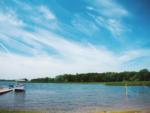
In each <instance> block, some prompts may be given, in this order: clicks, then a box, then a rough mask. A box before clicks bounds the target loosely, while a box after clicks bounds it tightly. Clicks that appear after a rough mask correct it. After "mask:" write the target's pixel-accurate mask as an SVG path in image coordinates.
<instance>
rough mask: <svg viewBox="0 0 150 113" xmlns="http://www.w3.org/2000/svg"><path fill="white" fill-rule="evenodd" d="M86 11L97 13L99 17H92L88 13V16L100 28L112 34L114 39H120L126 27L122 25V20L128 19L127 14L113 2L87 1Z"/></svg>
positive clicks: (108, 0)
mask: <svg viewBox="0 0 150 113" xmlns="http://www.w3.org/2000/svg"><path fill="white" fill-rule="evenodd" d="M88 3H89V5H90V6H88V7H87V9H89V10H93V11H95V12H97V13H98V14H99V15H94V14H91V13H90V12H89V15H90V16H91V17H93V18H94V19H95V21H96V22H97V23H98V24H99V25H100V26H102V27H104V28H106V29H107V30H108V31H110V32H111V33H112V35H113V36H114V37H115V38H118V37H121V36H122V35H123V34H124V33H125V32H126V31H128V29H129V28H128V27H126V25H125V24H124V23H123V21H122V20H123V18H124V17H128V16H129V15H130V14H129V12H128V11H127V10H126V9H125V8H124V7H122V6H121V5H120V4H118V3H117V2H115V1H114V0H94V1H88Z"/></svg>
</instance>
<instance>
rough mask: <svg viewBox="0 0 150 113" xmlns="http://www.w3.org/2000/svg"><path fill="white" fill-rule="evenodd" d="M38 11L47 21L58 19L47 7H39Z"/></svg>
mask: <svg viewBox="0 0 150 113" xmlns="http://www.w3.org/2000/svg"><path fill="white" fill-rule="evenodd" d="M38 10H39V11H40V12H41V13H42V14H43V16H44V17H45V18H46V19H48V20H54V19H56V17H55V15H54V14H53V13H52V12H51V11H50V10H49V9H48V8H47V7H46V6H40V7H38Z"/></svg>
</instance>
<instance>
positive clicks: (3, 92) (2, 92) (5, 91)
mask: <svg viewBox="0 0 150 113" xmlns="http://www.w3.org/2000/svg"><path fill="white" fill-rule="evenodd" d="M10 91H13V89H9V88H2V89H0V95H2V94H5V93H8V92H10Z"/></svg>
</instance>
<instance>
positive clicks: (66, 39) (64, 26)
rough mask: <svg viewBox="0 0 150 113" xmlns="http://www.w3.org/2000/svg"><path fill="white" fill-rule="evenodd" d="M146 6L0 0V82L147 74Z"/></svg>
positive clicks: (112, 1) (118, 0) (98, 0)
mask: <svg viewBox="0 0 150 113" xmlns="http://www.w3.org/2000/svg"><path fill="white" fill-rule="evenodd" d="M149 12H150V1H149V0H0V79H19V78H29V79H31V78H37V77H46V76H49V77H55V76H56V75H60V74H65V73H72V74H75V73H88V72H110V71H112V72H120V71H138V70H140V69H143V68H147V69H150V13H149Z"/></svg>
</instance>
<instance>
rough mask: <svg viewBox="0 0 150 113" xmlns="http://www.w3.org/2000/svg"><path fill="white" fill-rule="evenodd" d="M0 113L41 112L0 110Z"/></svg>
mask: <svg viewBox="0 0 150 113" xmlns="http://www.w3.org/2000/svg"><path fill="white" fill-rule="evenodd" d="M0 113H39V112H32V111H16V110H4V109H0Z"/></svg>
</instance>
